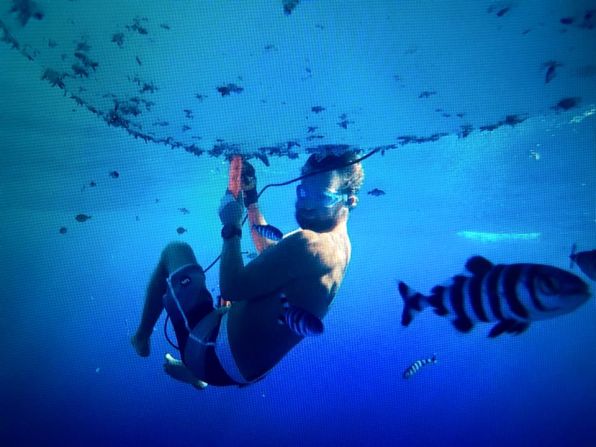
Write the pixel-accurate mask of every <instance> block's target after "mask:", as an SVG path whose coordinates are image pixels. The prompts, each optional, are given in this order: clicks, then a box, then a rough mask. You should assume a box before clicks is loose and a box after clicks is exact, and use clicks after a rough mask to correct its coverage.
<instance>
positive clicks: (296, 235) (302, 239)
mask: <svg viewBox="0 0 596 447" xmlns="http://www.w3.org/2000/svg"><path fill="white" fill-rule="evenodd" d="M283 242H284V244H287V245H288V246H289V247H291V248H292V249H295V250H304V251H306V252H309V253H312V254H315V253H317V252H318V251H319V249H320V242H321V235H320V234H319V233H317V232H316V231H312V230H304V229H302V228H299V229H298V230H295V231H293V232H291V233H289V234H287V235H286V236H285V237H284V238H283Z"/></svg>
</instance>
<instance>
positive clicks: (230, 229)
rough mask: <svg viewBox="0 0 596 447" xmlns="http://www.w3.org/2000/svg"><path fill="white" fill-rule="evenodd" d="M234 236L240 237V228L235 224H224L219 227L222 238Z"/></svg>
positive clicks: (226, 238)
mask: <svg viewBox="0 0 596 447" xmlns="http://www.w3.org/2000/svg"><path fill="white" fill-rule="evenodd" d="M234 236H238V237H242V230H241V229H240V228H238V227H237V226H236V225H232V224H226V225H224V226H223V228H222V229H221V237H222V238H223V239H224V240H226V241H227V240H228V239H231V238H233V237H234Z"/></svg>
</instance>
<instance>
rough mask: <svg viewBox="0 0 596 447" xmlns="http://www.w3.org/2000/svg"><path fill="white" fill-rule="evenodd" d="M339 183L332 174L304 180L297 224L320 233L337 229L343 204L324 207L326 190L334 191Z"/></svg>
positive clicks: (300, 189)
mask: <svg viewBox="0 0 596 447" xmlns="http://www.w3.org/2000/svg"><path fill="white" fill-rule="evenodd" d="M335 183H337V178H335V177H334V176H333V175H332V174H331V173H324V174H320V175H314V176H312V177H307V178H305V179H303V180H302V183H301V185H300V187H299V188H298V190H299V191H301V192H302V194H301V195H300V196H299V197H298V199H297V200H296V213H295V217H296V222H298V225H300V227H301V228H304V229H309V230H313V231H317V232H319V233H322V232H325V231H330V230H331V229H333V228H334V227H335V225H336V224H337V221H338V219H339V213H340V211H341V209H342V203H341V202H340V203H337V204H335V205H333V206H324V203H325V199H326V198H325V197H324V195H323V193H324V191H326V190H331V191H332V190H333V187H334V186H335Z"/></svg>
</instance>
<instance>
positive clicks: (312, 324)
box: [277, 293, 325, 337]
mask: <svg viewBox="0 0 596 447" xmlns="http://www.w3.org/2000/svg"><path fill="white" fill-rule="evenodd" d="M280 300H281V303H282V306H283V311H282V314H281V315H280V316H279V318H278V320H277V321H278V323H279V324H284V325H286V326H287V327H288V328H289V329H290V330H291V331H292V332H294V333H295V334H296V335H299V336H301V337H308V336H310V335H321V334H322V333H323V331H324V329H325V328H324V326H323V322H322V321H321V319H320V318H318V317H317V316H315V315H313V314H311V313H310V312H308V311H306V310H304V309H302V308H300V307H298V306H294V305H292V304H290V303H289V302H288V299H287V298H286V296H285V295H284V294H283V293H282V294H281V295H280Z"/></svg>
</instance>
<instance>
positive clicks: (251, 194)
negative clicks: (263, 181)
mask: <svg viewBox="0 0 596 447" xmlns="http://www.w3.org/2000/svg"><path fill="white" fill-rule="evenodd" d="M241 180H242V181H241V187H242V192H243V195H244V206H245V207H247V208H248V207H249V206H250V205H252V204H253V203H256V202H257V175H256V173H255V168H254V167H253V165H251V164H250V163H249V162H247V161H245V162H244V163H243V164H242V176H241Z"/></svg>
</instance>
